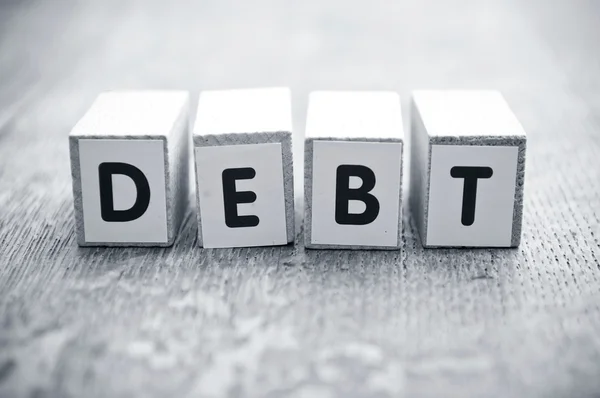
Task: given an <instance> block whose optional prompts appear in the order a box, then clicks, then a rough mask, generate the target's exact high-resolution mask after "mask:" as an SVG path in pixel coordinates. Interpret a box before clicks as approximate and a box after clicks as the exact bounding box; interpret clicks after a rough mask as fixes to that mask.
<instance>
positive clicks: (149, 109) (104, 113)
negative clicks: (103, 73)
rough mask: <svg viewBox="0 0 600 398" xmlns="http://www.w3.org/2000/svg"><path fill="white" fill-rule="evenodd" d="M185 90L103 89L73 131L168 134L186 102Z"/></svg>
mask: <svg viewBox="0 0 600 398" xmlns="http://www.w3.org/2000/svg"><path fill="white" fill-rule="evenodd" d="M188 101H189V94H188V93H187V92H185V91H113V92H106V93H102V94H100V95H99V96H98V98H97V99H96V100H95V101H94V103H93V104H92V106H91V107H90V109H89V110H88V111H87V113H86V114H85V115H84V116H83V118H82V119H81V120H80V121H79V122H78V123H77V125H76V126H75V127H74V128H73V130H72V131H71V136H77V137H108V136H115V137H120V136H127V137H128V138H135V137H142V138H143V137H148V136H152V137H154V136H158V137H167V135H168V134H169V133H170V132H171V130H172V129H173V128H174V126H175V125H176V123H177V121H178V120H179V119H180V117H181V115H182V109H184V108H185V107H186V106H187V103H188Z"/></svg>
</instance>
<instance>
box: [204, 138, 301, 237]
mask: <svg viewBox="0 0 600 398" xmlns="http://www.w3.org/2000/svg"><path fill="white" fill-rule="evenodd" d="M194 157H195V170H196V187H197V195H196V201H197V206H198V241H199V245H200V246H202V247H207V248H214V247H252V246H274V245H285V244H287V243H290V242H293V241H294V237H295V227H294V181H293V173H294V172H293V159H292V137H291V132H284V131H281V132H265V133H232V134H218V135H196V136H194ZM232 181H233V182H232ZM229 188H231V189H229ZM240 195H241V196H240ZM238 222H239V223H240V225H237V224H238Z"/></svg>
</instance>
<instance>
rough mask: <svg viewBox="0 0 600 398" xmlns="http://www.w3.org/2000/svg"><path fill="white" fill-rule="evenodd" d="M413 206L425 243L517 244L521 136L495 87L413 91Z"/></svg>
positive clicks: (523, 142)
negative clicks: (472, 89)
mask: <svg viewBox="0 0 600 398" xmlns="http://www.w3.org/2000/svg"><path fill="white" fill-rule="evenodd" d="M412 106H413V109H412V118H411V139H412V150H411V156H412V161H411V165H412V167H411V169H412V172H411V195H410V196H411V207H412V212H413V214H414V215H415V218H416V222H417V226H418V229H419V232H420V235H421V242H422V244H423V246H424V247H452V246H454V247H514V246H518V245H519V241H520V237H521V222H522V221H521V220H522V207H523V184H524V179H525V146H526V135H525V131H524V130H523V128H522V126H521V124H520V123H519V121H518V120H517V118H516V117H515V115H514V114H513V113H512V111H511V110H510V108H509V107H508V104H507V103H506V101H505V100H504V98H503V97H502V95H501V94H500V93H499V92H497V91H415V92H414V93H413V103H412Z"/></svg>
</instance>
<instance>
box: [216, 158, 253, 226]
mask: <svg viewBox="0 0 600 398" xmlns="http://www.w3.org/2000/svg"><path fill="white" fill-rule="evenodd" d="M254 176H256V171H255V170H254V169H253V168H252V167H243V168H239V169H225V170H223V174H222V179H223V201H224V205H225V224H226V225H227V226H228V227H229V228H243V227H256V226H257V225H258V223H259V221H260V220H259V218H258V217H257V216H240V215H238V208H237V205H238V203H253V202H254V201H256V194H255V193H254V192H252V191H240V192H238V191H236V190H235V181H236V180H251V179H252V178H254Z"/></svg>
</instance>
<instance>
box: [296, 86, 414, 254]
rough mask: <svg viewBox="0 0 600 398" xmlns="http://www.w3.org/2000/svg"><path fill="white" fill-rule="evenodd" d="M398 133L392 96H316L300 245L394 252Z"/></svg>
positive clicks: (398, 116)
mask: <svg viewBox="0 0 600 398" xmlns="http://www.w3.org/2000/svg"><path fill="white" fill-rule="evenodd" d="M402 151H403V131H402V113H401V108H400V100H399V97H398V95H397V94H395V93H391V92H343V91H340V92H316V93H313V94H311V96H310V103H309V107H308V118H307V134H306V146H305V177H304V178H305V221H304V231H305V245H306V247H308V248H321V249H398V248H399V247H400V242H401V222H402V211H401V185H402Z"/></svg>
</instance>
